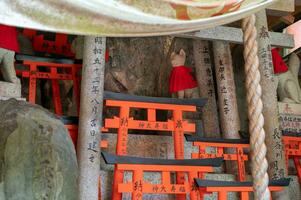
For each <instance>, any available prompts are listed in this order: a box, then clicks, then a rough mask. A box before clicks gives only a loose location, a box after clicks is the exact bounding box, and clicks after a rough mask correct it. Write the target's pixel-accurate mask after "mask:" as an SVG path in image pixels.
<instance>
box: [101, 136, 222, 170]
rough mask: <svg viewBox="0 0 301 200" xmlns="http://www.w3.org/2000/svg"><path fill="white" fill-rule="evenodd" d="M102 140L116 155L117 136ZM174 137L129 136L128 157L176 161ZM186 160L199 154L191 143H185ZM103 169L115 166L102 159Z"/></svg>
mask: <svg viewBox="0 0 301 200" xmlns="http://www.w3.org/2000/svg"><path fill="white" fill-rule="evenodd" d="M102 138H103V139H105V140H107V141H108V144H109V145H108V148H107V149H106V150H105V151H106V152H109V153H114V154H115V153H116V141H117V134H114V133H104V134H102ZM173 145H174V144H173V137H172V136H168V135H165V136H163V135H134V134H129V135H128V142H127V155H129V156H137V157H145V158H162V159H174V146H173ZM184 149H185V151H184V158H186V159H190V158H191V153H192V152H198V149H197V147H194V146H193V145H192V143H191V142H187V141H185V142H184ZM207 151H208V153H214V152H215V149H212V148H208V149H207ZM100 166H101V169H105V170H112V169H113V166H108V165H106V164H105V163H104V161H103V160H102V159H101V164H100ZM221 170H222V168H215V171H216V172H221Z"/></svg>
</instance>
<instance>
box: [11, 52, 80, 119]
mask: <svg viewBox="0 0 301 200" xmlns="http://www.w3.org/2000/svg"><path fill="white" fill-rule="evenodd" d="M16 60H17V61H21V62H22V63H23V65H25V66H27V67H28V69H26V70H16V73H17V75H18V76H21V77H22V78H28V79H29V96H28V101H29V102H30V103H35V102H36V91H37V80H38V79H47V80H51V86H52V98H53V104H54V109H55V113H56V114H57V115H63V111H62V104H61V95H60V88H59V80H71V81H73V93H74V95H75V98H76V104H77V111H79V101H80V98H79V95H80V87H79V84H80V77H79V76H78V72H79V71H80V70H81V66H82V65H81V64H78V63H76V61H75V60H71V59H57V58H46V57H36V56H27V55H20V54H19V55H16ZM40 67H42V68H44V69H47V70H46V72H45V71H41V70H40V69H39V68H40Z"/></svg>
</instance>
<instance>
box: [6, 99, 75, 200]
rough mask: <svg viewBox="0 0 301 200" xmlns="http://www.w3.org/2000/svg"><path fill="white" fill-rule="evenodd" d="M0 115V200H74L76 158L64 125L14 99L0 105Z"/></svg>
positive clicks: (35, 107) (48, 113) (48, 114)
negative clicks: (2, 196) (2, 189)
mask: <svg viewBox="0 0 301 200" xmlns="http://www.w3.org/2000/svg"><path fill="white" fill-rule="evenodd" d="M0 115H1V118H0V184H4V191H3V192H2V195H3V193H4V196H5V198H1V199H4V200H19V199H22V200H32V199H52V200H67V199H68V200H73V199H74V200H75V199H77V173H78V172H77V161H76V154H75V149H74V146H73V144H72V140H71V138H70V136H69V134H68V132H67V130H66V129H65V127H64V124H62V122H61V121H60V120H59V119H57V118H56V117H55V116H54V115H53V114H51V113H50V112H48V111H46V110H45V109H43V108H41V107H39V106H36V105H31V104H28V103H27V102H24V101H17V100H15V99H10V100H7V101H0ZM0 186H1V185H0ZM0 193H1V187H0ZM0 197H1V194H0Z"/></svg>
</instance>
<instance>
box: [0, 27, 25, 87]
mask: <svg viewBox="0 0 301 200" xmlns="http://www.w3.org/2000/svg"><path fill="white" fill-rule="evenodd" d="M15 52H19V44H18V40H17V30H16V28H15V27H11V26H6V25H2V24H0V65H1V72H2V76H3V78H4V80H5V81H7V82H11V83H16V84H19V83H20V80H19V79H18V78H17V76H16V71H15V68H14V60H15V59H14V56H15Z"/></svg>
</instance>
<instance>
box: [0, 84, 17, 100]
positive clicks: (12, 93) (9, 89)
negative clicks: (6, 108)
mask: <svg viewBox="0 0 301 200" xmlns="http://www.w3.org/2000/svg"><path fill="white" fill-rule="evenodd" d="M0 96H2V97H14V98H20V97H21V84H14V83H8V82H4V81H0Z"/></svg>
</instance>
